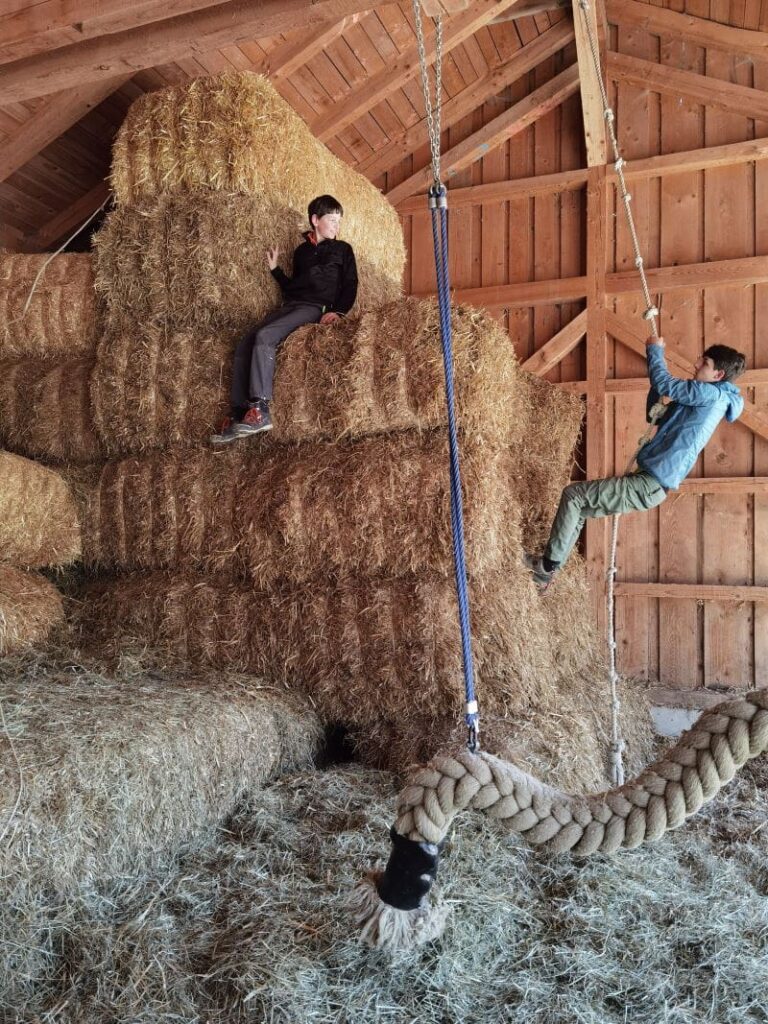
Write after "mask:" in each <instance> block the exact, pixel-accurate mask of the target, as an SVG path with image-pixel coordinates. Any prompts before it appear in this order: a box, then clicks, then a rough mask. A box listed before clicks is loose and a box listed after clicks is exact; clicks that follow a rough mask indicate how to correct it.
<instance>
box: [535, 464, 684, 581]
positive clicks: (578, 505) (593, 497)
mask: <svg viewBox="0 0 768 1024" xmlns="http://www.w3.org/2000/svg"><path fill="white" fill-rule="evenodd" d="M666 496H667V492H666V491H665V490H664V488H663V487H662V486H661V484H660V483H659V482H658V480H656V479H655V478H654V477H652V476H651V474H650V473H644V472H642V471H640V472H637V473H630V474H629V475H628V476H611V477H607V478H606V479H605V480H584V481H583V482H579V483H575V484H569V485H568V487H566V488H565V489H564V491H563V493H562V495H561V496H560V506H559V508H558V510H557V515H556V516H555V521H554V522H553V523H552V529H551V531H550V534H549V540H548V541H547V546H546V548H545V549H544V556H545V557H546V558H549V559H551V561H553V562H558V563H559V564H560V565H562V564H563V562H565V561H566V559H567V558H568V556H569V555H570V553H571V551H572V550H573V546H574V544H575V543H576V541H577V540H578V539H579V534H580V533H581V531H582V528H583V526H584V520H585V519H600V518H601V517H602V516H615V515H620V514H621V513H623V512H647V511H648V509H650V508H655V507H656V506H657V505H660V504H661V503H662V501H664V499H665V498H666Z"/></svg>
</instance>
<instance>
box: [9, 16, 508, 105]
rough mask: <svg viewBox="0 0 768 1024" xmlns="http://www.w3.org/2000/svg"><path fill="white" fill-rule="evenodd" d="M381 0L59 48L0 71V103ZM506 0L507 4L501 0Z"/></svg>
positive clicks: (178, 22)
mask: <svg viewBox="0 0 768 1024" xmlns="http://www.w3.org/2000/svg"><path fill="white" fill-rule="evenodd" d="M385 2H386V0H262V2H260V3H258V4H254V3H252V2H251V0H230V2H229V3H223V4H221V5H220V6H217V7H214V8H212V9H209V10H203V11H198V12H196V13H194V14H183V15H180V16H179V17H176V18H168V19H166V20H164V21H159V22H155V23H153V24H152V25H151V26H150V27H148V28H145V27H143V26H142V27H139V28H134V29H127V30H126V31H124V32H115V33H113V34H110V35H106V36H100V37H98V38H96V39H89V40H86V41H85V42H83V43H74V44H72V45H71V46H65V47H61V48H59V49H57V50H53V51H50V52H49V53H42V54H38V55H37V56H34V57H26V58H24V59H23V60H17V61H13V62H12V63H11V64H5V65H2V66H0V105H3V106H5V105H8V104H11V103H16V102H19V101H21V100H28V99H33V98H34V97H35V96H44V95H46V94H48V93H52V92H59V91H62V90H64V89H72V88H75V86H79V85H84V84H85V83H87V82H98V81H104V80H105V79H108V78H115V77H116V76H118V75H133V74H135V73H136V72H137V71H140V70H141V69H143V68H151V67H155V66H156V65H157V64H167V63H169V62H172V61H175V60H177V59H179V58H182V57H194V56H196V55H198V54H205V53H209V52H210V51H211V50H217V49H220V48H221V47H222V46H231V45H233V44H235V45H236V44H237V43H241V42H249V41H252V40H253V39H259V38H261V37H263V36H274V35H280V34H282V33H287V32H292V31H294V30H296V29H298V28H302V29H304V30H305V31H306V32H312V31H313V30H315V29H316V28H317V27H318V26H321V25H323V24H325V23H326V22H328V21H336V20H338V19H339V18H343V17H345V16H346V15H349V14H355V13H356V12H358V11H365V10H368V9H370V8H374V7H381V6H384V4H385ZM508 2H509V0H508Z"/></svg>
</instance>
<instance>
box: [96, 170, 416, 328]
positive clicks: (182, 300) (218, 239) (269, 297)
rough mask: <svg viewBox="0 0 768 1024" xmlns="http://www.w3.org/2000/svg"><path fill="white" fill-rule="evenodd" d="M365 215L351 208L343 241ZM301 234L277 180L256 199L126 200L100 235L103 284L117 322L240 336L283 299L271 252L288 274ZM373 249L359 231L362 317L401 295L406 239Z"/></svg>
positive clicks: (99, 279) (358, 306) (302, 224)
mask: <svg viewBox="0 0 768 1024" xmlns="http://www.w3.org/2000/svg"><path fill="white" fill-rule="evenodd" d="M350 173H352V172H350ZM310 198H311V196H310ZM381 201H383V200H381ZM345 209H346V207H345ZM361 215H362V216H365V215H366V210H363V211H362V214H361ZM357 219H358V218H357V215H356V213H355V212H354V211H350V212H349V214H348V215H347V214H346V213H345V216H344V220H343V228H342V236H341V237H343V238H344V239H346V240H348V241H351V242H352V243H353V245H354V244H355V242H354V240H353V237H352V236H354V235H356V234H357V235H358V236H360V231H357V232H355V230H354V228H353V225H354V224H355V223H356V221H357ZM303 230H306V209H305V210H304V212H303V213H300V212H297V210H296V208H295V207H291V206H287V205H286V203H285V198H284V195H283V193H282V191H281V190H278V191H277V192H276V190H275V185H274V184H273V185H272V188H271V190H270V192H269V193H259V194H258V195H254V196H250V195H238V194H234V193H231V192H215V193H210V192H206V191H198V192H195V193H193V194H191V195H190V194H186V193H182V194H180V195H163V196H159V197H158V198H156V199H153V200H150V201H146V202H143V203H141V204H139V205H137V206H119V207H117V208H116V209H115V210H113V211H112V212H111V213H110V214H108V216H107V217H106V219H105V222H104V225H103V227H102V228H101V230H100V231H99V232H98V233H97V234H96V235H95V236H94V240H93V241H94V248H95V264H96V288H97V290H98V291H99V293H100V295H101V296H102V298H103V300H104V304H105V307H106V309H107V312H108V319H109V321H110V323H111V324H112V325H113V326H119V325H120V324H121V323H122V322H123V321H124V320H126V319H130V320H131V321H132V322H133V323H134V324H148V323H152V324H155V325H157V326H158V327H165V328H166V329H168V330H172V331H187V332H193V333H194V334H196V335H200V334H203V335H204V334H207V333H211V332H216V331H218V332H221V331H224V332H228V333H230V334H232V335H235V334H240V333H242V332H243V331H245V330H247V329H248V328H249V327H251V326H253V325H254V324H256V323H258V321H259V320H261V319H263V317H264V316H265V315H266V314H267V313H268V312H270V310H272V309H274V307H275V306H278V305H279V304H280V301H281V297H280V289H279V287H278V285H277V282H276V281H275V279H274V278H273V277H272V274H271V273H270V271H269V267H268V265H267V259H266V251H267V248H268V247H270V246H275V245H276V246H277V247H278V248H279V250H280V257H279V261H280V265H281V266H282V268H283V269H284V270H285V271H286V272H287V273H288V274H289V275H290V274H291V272H292V259H293V251H294V249H295V248H296V246H297V245H299V244H300V243H301V241H302V238H301V233H302V231H303ZM387 230H393V228H392V226H391V225H390V226H389V227H388V228H387ZM399 230H400V228H399V225H398V226H397V231H398V232H399ZM350 232H351V235H350ZM367 246H368V240H367V236H366V237H362V236H361V237H360V238H359V239H358V245H357V249H356V259H357V269H358V277H359V288H358V297H357V301H356V303H355V306H354V308H353V313H354V314H355V315H356V314H358V313H360V312H362V311H364V310H368V309H376V308H377V307H379V306H381V305H383V304H384V303H386V302H391V301H393V300H394V299H396V298H398V297H399V296H400V295H401V294H402V283H401V278H402V273H403V254H402V246H401V244H400V242H399V241H395V242H394V244H393V245H392V247H391V248H385V249H384V250H382V251H381V252H376V253H373V254H372V253H371V252H369V248H368V247H367Z"/></svg>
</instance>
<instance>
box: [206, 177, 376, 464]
mask: <svg viewBox="0 0 768 1024" xmlns="http://www.w3.org/2000/svg"><path fill="white" fill-rule="evenodd" d="M307 212H308V216H309V223H310V226H311V230H310V231H307V232H306V233H305V235H304V241H303V242H302V243H301V245H300V246H299V247H298V248H297V249H296V250H295V252H294V254H293V277H288V275H287V274H286V273H285V272H284V271H283V270H282V269H281V268H280V267H279V266H278V265H277V258H278V255H279V251H278V249H277V247H276V246H275V247H274V248H271V249H269V250H267V263H268V264H269V269H270V270H271V271H272V276H273V277H274V279H275V280H276V281H277V283H278V284H279V285H280V290H281V292H282V295H283V303H282V305H281V306H280V307H279V309H277V310H275V312H273V313H270V314H269V315H268V316H267V317H265V318H264V320H262V321H261V323H259V324H258V325H257V326H256V327H254V328H252V329H251V330H249V331H248V333H247V334H246V335H244V336H243V338H241V340H240V341H239V342H238V345H237V348H236V349H235V356H234V360H233V364H232V388H231V411H230V415H229V416H228V417H227V418H226V419H225V420H224V423H223V424H222V426H221V430H220V432H219V433H218V434H214V435H213V436H212V437H211V442H212V443H213V444H216V445H222V444H230V443H231V442H232V441H237V440H238V439H239V438H243V437H248V436H250V435H252V434H260V433H261V432H262V431H264V430H271V429H272V418H271V417H270V415H269V403H270V401H271V399H272V378H273V377H274V373H275V356H276V353H277V350H278V348H279V347H280V345H281V344H282V343H283V341H285V339H286V338H287V337H288V335H289V334H290V333H291V332H292V331H295V330H296V329H297V328H299V327H302V326H303V325H304V324H312V323H321V324H331V323H333V322H334V321H335V320H338V319H339V317H340V316H344V315H345V314H346V313H348V312H349V310H350V309H351V308H352V306H353V305H354V302H355V298H356V296H357V265H356V263H355V254H354V252H353V251H352V246H351V245H349V243H348V242H342V241H340V240H339V239H337V238H336V235H337V234H338V232H339V227H340V225H341V218H342V216H343V215H344V211H343V209H342V207H341V203H339V201H338V200H337V199H334V198H333V196H328V195H323V196H317V197H316V198H315V199H313V200H312V202H311V203H310V204H309V207H308V211H307Z"/></svg>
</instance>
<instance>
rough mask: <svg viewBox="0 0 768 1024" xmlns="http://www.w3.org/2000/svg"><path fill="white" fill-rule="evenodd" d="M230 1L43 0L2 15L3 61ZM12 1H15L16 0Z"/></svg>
mask: <svg viewBox="0 0 768 1024" xmlns="http://www.w3.org/2000/svg"><path fill="white" fill-rule="evenodd" d="M225 2H226V0H166V2H165V3H161V2H159V0H133V2H132V3H130V4H128V3H126V2H125V0H77V3H76V4H74V3H72V0H41V2H40V3H35V4H34V5H28V6H24V7H22V8H21V9H18V10H11V11H9V12H8V13H7V14H0V61H12V60H18V59H20V58H21V57H28V56H31V55H32V54H34V53H41V52H42V51H44V50H53V49H55V48H56V47H60V46H68V45H70V44H71V43H80V42H82V41H83V40H85V39H92V38H94V36H101V35H106V34H108V33H110V32H122V31H123V30H125V29H128V28H137V27H139V26H145V25H149V24H151V23H152V22H156V21H162V20H163V19H164V18H170V17H174V16H176V15H179V14H187V13H189V12H190V11H198V10H200V9H201V8H204V7H216V6H217V5H218V4H221V3H225ZM11 6H12V7H13V6H16V5H14V4H11Z"/></svg>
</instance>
